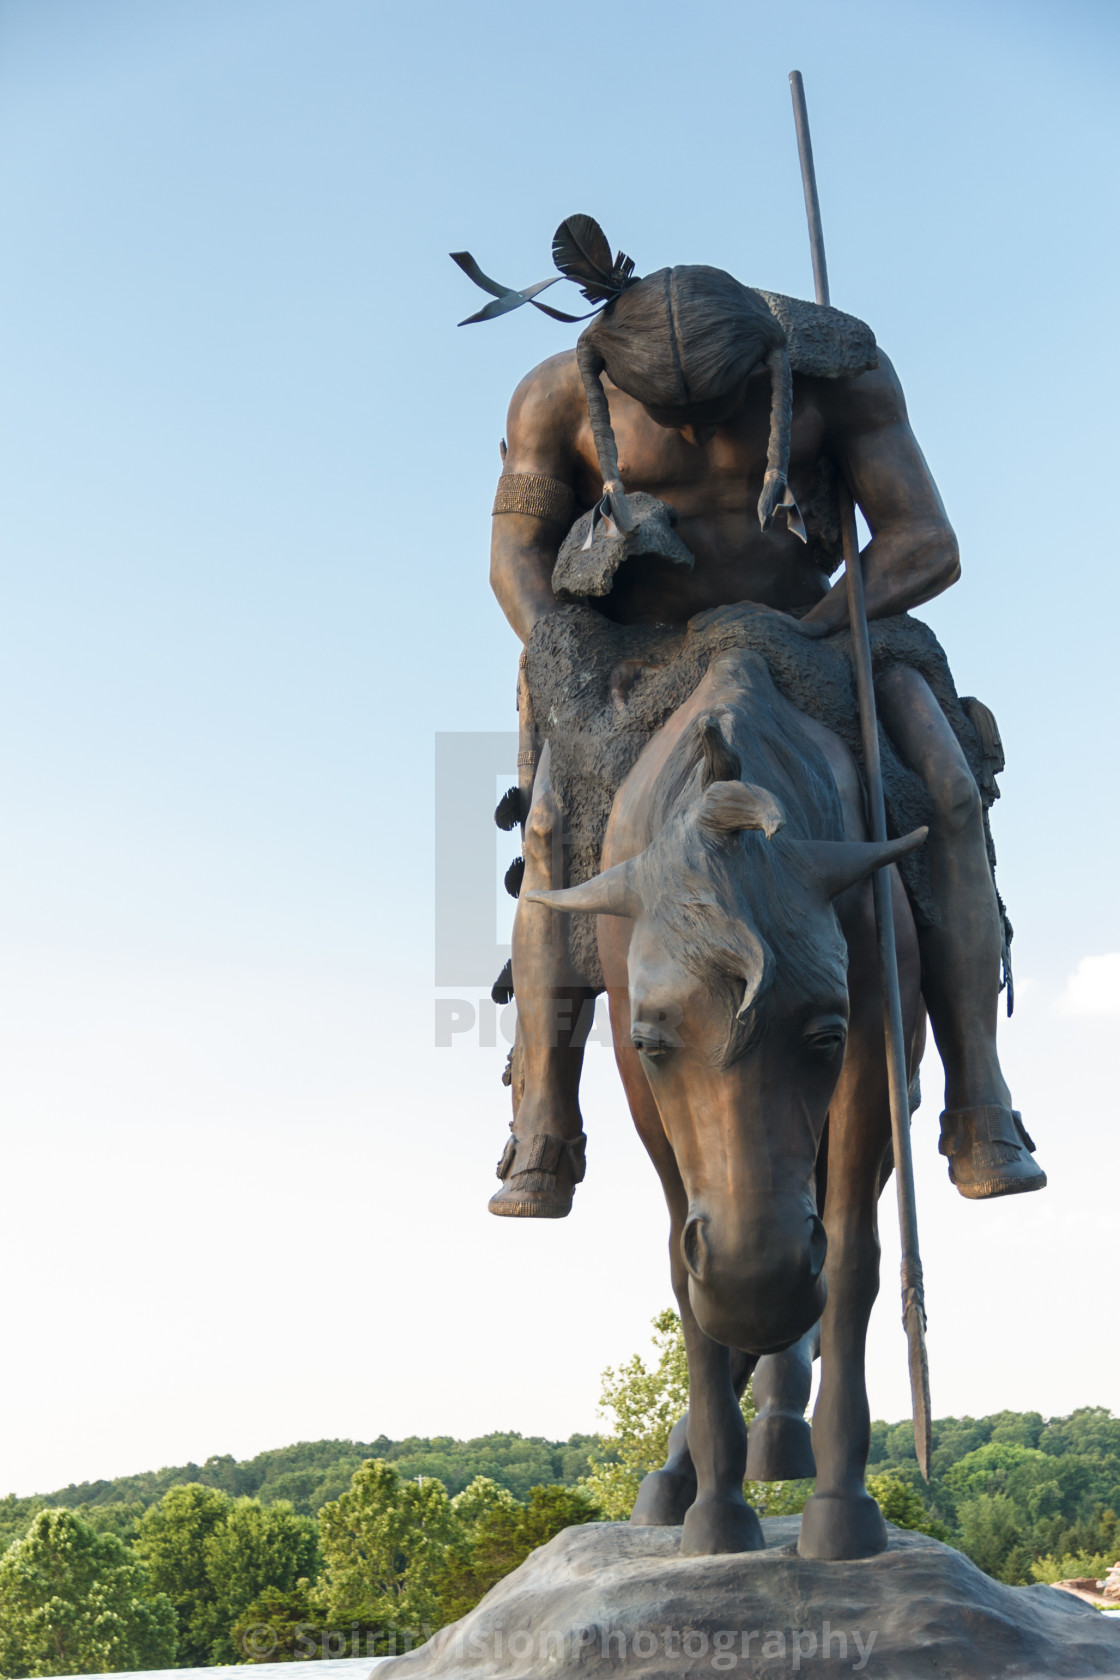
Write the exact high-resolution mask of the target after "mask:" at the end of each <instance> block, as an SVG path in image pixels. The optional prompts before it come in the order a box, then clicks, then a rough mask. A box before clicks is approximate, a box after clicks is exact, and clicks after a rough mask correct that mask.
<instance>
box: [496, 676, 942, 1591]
mask: <svg viewBox="0 0 1120 1680" xmlns="http://www.w3.org/2000/svg"><path fill="white" fill-rule="evenodd" d="M925 834H926V830H925V829H921V828H920V829H917V830H915V831H914V832H913V833H911V834H908V835H906V836H905V837H904V838H901V839H897V840H891V841H887V842H884V843H882V844H873V843H871V842H869V841H868V840H867V839H866V838H865V824H864V804H863V795H862V791H861V784H860V780H859V774H858V772H857V769H856V765H855V762H854V760H853V758H852V755H851V753H850V752H849V750H848V748H847V746H845V744H844V743H843V742H842V741H841V739H840V738H839V736H838V735H836V734H835V733H833V732H832V731H831V730H829V729H828V728H827V727H825V726H824V725H823V724H820V723H818V722H816V721H815V720H813V719H810V718H808V717H807V716H805V715H804V714H803V713H802V712H800V711H799V710H797V709H796V708H795V707H794V706H793V705H792V703H791V702H790V701H789V700H788V699H786V698H785V697H784V696H783V695H782V694H781V693H780V692H779V690H778V689H777V687H776V686H775V684H774V681H773V679H772V677H771V674H770V670H769V667H768V665H767V663H766V660H765V659H764V658H762V657H761V656H760V655H759V654H758V653H756V652H754V651H750V650H744V649H730V650H726V651H724V652H721V653H719V654H718V655H717V657H716V658H715V659H713V661H712V662H711V664H710V665H709V667H708V670H707V673H706V675H705V676H704V678H703V680H702V681H701V682H700V684H699V686H698V687H697V688H696V689H695V690H694V692H693V693H692V695H691V697H690V698H689V699H688V700H687V701H686V702H685V703H684V704H682V705H681V706H680V707H679V708H678V709H677V710H676V711H675V712H674V713H673V715H672V716H671V717H670V718H669V720H668V721H667V722H666V723H665V724H664V726H663V727H662V728H661V729H660V730H659V731H658V732H657V733H656V734H655V735H654V736H653V737H652V738H651V739H650V740H649V741H648V742H647V744H646V745H645V747H644V749H643V750H642V752H641V755H640V756H639V757H638V759H637V761H636V763H635V764H634V767H633V769H632V770H631V771H630V773H629V774H628V776H627V777H626V779H625V780H624V781H623V783H622V785H621V786H620V788H619V791H618V793H617V795H616V797H615V799H614V802H613V805H612V808H611V814H610V819H609V823H608V826H607V830H606V837H605V842H604V847H603V852H602V870H601V873H600V874H598V875H597V876H595V877H594V878H593V879H591V880H588V881H585V882H583V883H582V884H580V885H578V886H573V887H569V888H566V889H559V890H552V889H551V883H550V881H549V879H548V873H549V871H548V868H547V866H543V865H542V864H541V863H539V862H535V861H534V860H533V858H532V857H531V856H528V855H527V859H526V874H525V878H524V882H523V885H522V896H523V897H525V898H528V899H530V900H532V901H534V902H537V903H542V904H546V905H549V906H551V907H552V909H553V910H554V911H555V912H557V913H560V914H563V915H565V916H566V915H569V914H571V913H573V912H576V913H584V914H587V913H590V914H596V915H597V916H598V918H599V919H598V924H597V933H598V948H599V954H600V958H601V962H602V969H603V976H604V979H605V982H606V989H607V993H608V997H609V1003H610V1015H611V1024H612V1032H613V1037H614V1046H615V1056H616V1060H617V1064H618V1069H619V1073H620V1075H621V1078H622V1083H623V1086H624V1088H625V1092H626V1097H627V1100H628V1102H629V1105H630V1110H631V1113H632V1115H633V1118H634V1124H635V1126H636V1127H637V1130H638V1134H639V1136H640V1138H641V1140H642V1142H643V1144H644V1145H645V1148H646V1150H647V1152H648V1154H649V1156H650V1158H651V1160H652V1161H653V1164H654V1166H655V1168H656V1169H657V1172H658V1175H659V1177H660V1179H661V1183H662V1187H663V1189H664V1193H665V1199H666V1202H667V1204H668V1208H669V1218H670V1243H669V1253H670V1267H671V1274H672V1284H673V1291H674V1294H675V1296H676V1300H677V1303H678V1306H679V1309H680V1316H681V1322H682V1325H683V1329H684V1338H685V1345H686V1349H687V1354H688V1369H689V1407H688V1412H687V1414H686V1416H685V1418H684V1419H682V1420H681V1422H680V1423H679V1424H678V1425H677V1426H676V1428H675V1429H674V1431H673V1434H672V1436H671V1439H670V1446H669V1458H668V1461H667V1462H666V1464H665V1466H664V1467H663V1468H662V1469H660V1470H656V1471H654V1472H652V1473H651V1474H650V1475H649V1476H647V1477H646V1479H645V1481H644V1482H643V1483H642V1486H641V1488H640V1491H639V1494H638V1498H637V1501H636V1504H635V1507H634V1511H633V1514H632V1516H631V1519H630V1520H631V1522H632V1523H635V1524H655V1525H669V1524H677V1523H683V1534H682V1543H681V1550H682V1552H683V1553H685V1554H691V1555H694V1556H695V1555H708V1554H712V1553H719V1552H743V1551H754V1550H758V1549H760V1548H762V1546H763V1545H764V1541H763V1536H762V1529H761V1525H760V1523H759V1519H758V1516H757V1514H756V1513H755V1512H754V1510H753V1509H752V1508H751V1507H750V1506H749V1505H748V1504H747V1502H746V1500H745V1498H744V1495H743V1479H744V1475H745V1474H746V1473H747V1472H748V1468H749V1470H750V1473H751V1474H752V1475H755V1476H758V1477H760V1478H762V1479H767V1480H775V1479H779V1478H783V1477H789V1476H799V1475H805V1474H807V1473H811V1472H812V1469H813V1463H814V1460H815V1470H816V1485H815V1491H814V1493H813V1494H812V1496H811V1498H810V1499H809V1502H808V1504H807V1505H806V1507H805V1511H804V1514H803V1517H802V1522H801V1532H800V1540H799V1543H798V1549H799V1552H800V1554H801V1555H802V1556H803V1557H809V1558H832V1559H840V1558H860V1557H868V1556H871V1555H873V1554H875V1553H877V1552H880V1551H882V1550H883V1549H884V1548H885V1547H886V1544H887V1536H886V1529H885V1526H884V1522H883V1518H882V1514H881V1512H880V1510H879V1507H878V1505H877V1504H876V1502H875V1500H874V1499H873V1498H872V1497H871V1496H870V1495H869V1494H868V1492H867V1489H866V1485H865V1471H866V1464H867V1454H868V1447H869V1437H870V1413H869V1409H868V1402H867V1390H866V1379H865V1373H864V1350H865V1340H866V1332H867V1323H868V1318H869V1316H870V1312H871V1307H872V1304H873V1302H874V1299H875V1296H876V1293H877V1291H878V1270H879V1241H878V1235H877V1227H876V1204H877V1201H878V1198H879V1194H880V1192H881V1190H882V1188H883V1185H884V1183H885V1181H886V1178H887V1176H888V1174H889V1172H890V1165H891V1155H890V1141H891V1129H890V1109H889V1100H888V1090H887V1073H886V1059H885V1056H884V1047H883V1015H882V998H881V991H880V982H879V970H878V959H877V946H876V936H875V921H874V913H873V907H872V895H871V891H870V883H869V879H868V878H869V876H870V875H871V874H872V872H873V871H875V870H876V869H879V868H881V867H884V866H887V865H891V864H892V863H893V862H894V860H896V859H898V858H900V857H902V856H903V855H904V854H905V853H907V852H909V851H911V850H912V849H913V848H915V847H917V846H919V845H920V844H921V843H922V841H923V840H924V838H925ZM527 851H528V849H527ZM892 876H893V877H894V880H893V903H894V917H895V931H896V940H897V946H898V958H899V974H900V983H901V992H902V1007H903V1021H904V1031H905V1037H906V1043H907V1046H908V1051H909V1066H910V1073H911V1076H913V1074H914V1073H915V1072H916V1070H917V1066H918V1063H919V1061H920V1059H921V1051H922V1048H923V1043H924V1028H925V1016H924V1010H923V1006H922V1002H921V997H920V991H919V984H920V973H919V953H918V945H917V938H916V933H915V926H914V921H913V917H912V914H911V910H910V907H909V904H908V901H907V897H906V893H905V892H904V890H903V888H902V885H901V882H900V881H899V879H898V878H897V873H896V872H895V871H894V870H893V869H892ZM818 1334H819V1347H820V1357H821V1384H820V1392H819V1398H818V1400H817V1404H816V1408H815V1412H814V1417H813V1424H812V1436H811V1442H812V1450H811V1452H810V1451H809V1447H808V1440H807V1439H805V1438H804V1437H806V1436H807V1434H808V1431H807V1426H806V1424H805V1423H804V1418H803V1413H804V1408H805V1403H806V1401H807V1399H808V1373H809V1372H810V1370H811V1366H810V1361H811V1357H812V1353H813V1351H814V1347H815V1343H816V1340H817V1337H818ZM752 1373H754V1375H755V1393H756V1398H757V1399H758V1401H759V1403H760V1409H759V1413H758V1416H757V1417H756V1419H755V1421H754V1423H753V1424H752V1426H751V1431H750V1439H749V1442H748V1436H747V1431H746V1427H745V1424H744V1421H743V1416H742V1413H741V1411H740V1408H739V1404H738V1396H739V1394H740V1393H741V1392H742V1390H743V1388H744V1387H745V1385H746V1383H747V1381H748V1379H749V1378H750V1376H751V1375H752Z"/></svg>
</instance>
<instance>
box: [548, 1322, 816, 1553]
mask: <svg viewBox="0 0 1120 1680" xmlns="http://www.w3.org/2000/svg"><path fill="white" fill-rule="evenodd" d="M653 1344H654V1349H655V1352H656V1354H657V1362H656V1364H655V1365H653V1366H647V1365H646V1363H645V1361H644V1360H643V1359H642V1357H641V1355H640V1354H634V1356H633V1357H632V1358H631V1359H628V1360H627V1362H626V1364H625V1365H621V1366H620V1367H619V1368H618V1370H617V1371H616V1370H613V1369H610V1368H608V1369H607V1370H606V1371H604V1372H603V1379H602V1384H603V1386H602V1390H601V1393H600V1398H599V1410H600V1415H601V1416H604V1417H606V1418H608V1419H609V1420H610V1421H611V1422H612V1424H613V1428H612V1431H611V1433H610V1434H609V1435H608V1436H606V1437H605V1438H604V1439H603V1440H602V1441H601V1443H600V1444H599V1445H598V1446H597V1447H593V1448H592V1452H591V1469H590V1471H589V1473H588V1474H587V1475H586V1476H585V1477H584V1478H583V1480H582V1482H581V1483H580V1486H581V1487H582V1488H583V1489H584V1490H585V1491H586V1492H587V1494H588V1495H589V1496H590V1498H591V1499H593V1500H594V1502H595V1503H596V1504H597V1505H598V1507H599V1509H600V1510H601V1511H602V1513H603V1515H604V1516H605V1517H606V1518H608V1519H609V1520H610V1521H612V1522H624V1521H625V1520H626V1518H627V1517H628V1516H629V1515H630V1511H631V1509H632V1507H633V1504H634V1500H635V1499H636V1498H637V1494H638V1488H639V1486H640V1484H641V1481H642V1477H643V1476H645V1475H647V1474H648V1472H649V1471H650V1470H657V1469H659V1468H660V1466H661V1465H662V1464H664V1462H665V1459H666V1457H667V1455H668V1450H669V1434H670V1431H671V1430H672V1427H673V1425H674V1424H675V1423H676V1421H677V1419H678V1418H679V1417H681V1416H682V1415H683V1413H684V1412H685V1411H687V1409H688V1356H687V1354H686V1352H685V1345H684V1332H683V1330H682V1328H681V1321H680V1319H679V1318H678V1316H677V1314H676V1313H675V1312H674V1311H673V1310H672V1308H667V1309H666V1310H665V1311H664V1312H661V1313H658V1315H657V1317H656V1318H655V1319H654V1320H653ZM740 1407H741V1410H742V1413H743V1419H744V1421H745V1422H746V1423H747V1425H748V1426H749V1425H750V1422H751V1420H752V1418H753V1417H754V1415H755V1407H754V1401H753V1400H752V1398H751V1391H750V1388H749V1387H748V1388H747V1391H746V1393H745V1394H744V1395H743V1398H742V1401H741V1402H740ZM812 1491H813V1484H812V1483H811V1482H807V1481H802V1482H744V1484H743V1492H744V1494H745V1495H746V1498H747V1499H748V1500H749V1502H750V1503H751V1504H752V1505H754V1506H755V1508H756V1509H757V1510H758V1511H760V1512H761V1513H762V1514H763V1515H764V1516H768V1517H779V1516H787V1515H795V1514H796V1513H797V1512H798V1511H800V1510H802V1509H803V1508H804V1505H805V1501H806V1500H807V1499H808V1497H809V1495H810V1494H811V1493H812Z"/></svg>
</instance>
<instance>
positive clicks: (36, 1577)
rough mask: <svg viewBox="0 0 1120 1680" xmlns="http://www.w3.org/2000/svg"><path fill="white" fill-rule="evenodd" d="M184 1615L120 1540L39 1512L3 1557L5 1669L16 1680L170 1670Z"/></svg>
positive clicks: (0, 1649)
mask: <svg viewBox="0 0 1120 1680" xmlns="http://www.w3.org/2000/svg"><path fill="white" fill-rule="evenodd" d="M175 1650H176V1641H175V1611H174V1609H173V1607H172V1605H171V1602H170V1600H169V1599H168V1598H167V1597H166V1596H165V1595H164V1594H162V1593H160V1592H158V1591H155V1590H153V1587H152V1584H151V1582H150V1580H149V1578H148V1575H147V1572H146V1571H145V1569H144V1567H143V1565H142V1564H141V1563H140V1561H139V1560H138V1559H137V1557H136V1556H135V1554H134V1553H133V1552H132V1551H130V1549H129V1548H128V1546H126V1545H125V1544H124V1542H123V1541H122V1540H120V1539H119V1538H118V1537H117V1536H116V1535H115V1534H108V1533H107V1534H98V1533H97V1532H96V1530H95V1529H93V1528H92V1527H91V1526H90V1524H89V1523H87V1522H84V1521H83V1520H82V1518H81V1517H79V1516H78V1515H77V1514H76V1513H75V1512H73V1511H39V1512H38V1513H37V1514H36V1515H35V1516H34V1517H33V1518H32V1520H31V1525H30V1527H29V1528H28V1531H27V1533H26V1534H25V1535H24V1536H23V1538H22V1539H20V1540H17V1541H15V1542H14V1544H13V1545H11V1546H10V1547H9V1548H8V1550H7V1551H6V1552H5V1553H4V1555H3V1557H2V1558H0V1669H2V1670H3V1672H4V1673H5V1674H8V1675H38V1674H89V1673H94V1674H97V1673H109V1672H113V1671H119V1670H121V1669H147V1668H168V1667H170V1665H171V1664H172V1663H173V1662H174V1661H175Z"/></svg>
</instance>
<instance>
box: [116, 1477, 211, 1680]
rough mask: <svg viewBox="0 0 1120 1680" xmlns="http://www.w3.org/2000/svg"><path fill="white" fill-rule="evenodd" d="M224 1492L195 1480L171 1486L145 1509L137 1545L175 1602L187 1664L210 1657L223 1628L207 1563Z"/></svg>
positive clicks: (157, 1586) (193, 1665)
mask: <svg viewBox="0 0 1120 1680" xmlns="http://www.w3.org/2000/svg"><path fill="white" fill-rule="evenodd" d="M229 1508H230V1499H229V1496H228V1494H225V1493H222V1492H220V1491H219V1490H218V1489H217V1488H212V1487H203V1486H201V1485H200V1484H198V1483H197V1482H194V1483H188V1484H187V1485H186V1486H185V1487H174V1488H171V1489H170V1490H169V1491H168V1492H167V1493H165V1494H164V1496H163V1498H162V1499H161V1500H160V1502H159V1504H158V1505H153V1506H152V1507H151V1508H150V1509H149V1510H148V1511H146V1512H145V1513H144V1516H143V1519H142V1521H141V1523H140V1534H139V1537H138V1538H137V1541H136V1546H135V1549H136V1551H137V1553H138V1554H139V1556H140V1557H141V1558H142V1559H143V1561H144V1562H145V1563H146V1564H147V1566H148V1573H149V1575H150V1576H151V1580H152V1585H153V1587H154V1588H155V1590H156V1591H157V1592H164V1593H166V1594H167V1596H168V1598H169V1599H170V1600H171V1602H172V1604H173V1605H174V1606H175V1615H176V1619H177V1622H178V1629H179V1658H180V1661H181V1662H182V1663H183V1664H184V1666H186V1667H191V1668H196V1667H202V1666H204V1665H205V1664H206V1663H208V1662H209V1660H210V1646H211V1644H212V1642H213V1640H214V1638H215V1636H216V1635H220V1634H221V1633H223V1632H224V1631H225V1630H224V1629H223V1628H222V1627H221V1625H220V1623H219V1621H218V1618H217V1616H216V1614H215V1598H216V1595H215V1592H214V1586H213V1582H212V1581H211V1579H210V1572H209V1570H208V1569H207V1566H206V1545H207V1542H208V1540H209V1539H210V1537H211V1535H212V1534H213V1533H214V1531H215V1530H216V1529H217V1528H219V1527H220V1526H221V1524H222V1523H224V1522H225V1520H226V1516H227V1514H228V1512H229Z"/></svg>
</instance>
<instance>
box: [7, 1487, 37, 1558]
mask: <svg viewBox="0 0 1120 1680" xmlns="http://www.w3.org/2000/svg"><path fill="white" fill-rule="evenodd" d="M46 1507H47V1501H46V1500H45V1499H43V1498H41V1497H40V1496H39V1495H38V1494H34V1495H32V1497H31V1498H29V1499H21V1498H20V1497H19V1495H18V1494H14V1493H9V1494H7V1495H5V1497H4V1498H3V1499H0V1552H3V1551H5V1550H6V1549H7V1548H8V1547H9V1546H10V1545H11V1543H12V1541H13V1540H22V1539H23V1537H24V1535H25V1534H26V1533H27V1531H28V1529H29V1528H30V1527H31V1519H32V1518H33V1517H34V1516H35V1514H36V1512H37V1511H43V1510H45V1509H46Z"/></svg>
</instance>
